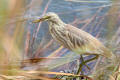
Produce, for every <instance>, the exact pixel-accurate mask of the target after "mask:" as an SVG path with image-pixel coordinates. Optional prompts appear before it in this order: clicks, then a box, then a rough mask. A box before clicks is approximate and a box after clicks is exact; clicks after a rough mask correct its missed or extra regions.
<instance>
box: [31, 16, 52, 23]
mask: <svg viewBox="0 0 120 80" xmlns="http://www.w3.org/2000/svg"><path fill="white" fill-rule="evenodd" d="M49 18H50V16H43V17H42V18H40V19H37V20H34V21H32V22H33V23H38V22H41V21H46V20H48V19H49Z"/></svg>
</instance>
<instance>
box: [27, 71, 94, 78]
mask: <svg viewBox="0 0 120 80" xmlns="http://www.w3.org/2000/svg"><path fill="white" fill-rule="evenodd" d="M26 73H30V74H47V75H48V74H49V75H62V76H73V77H85V78H87V79H88V80H93V79H92V78H90V77H88V76H86V75H76V74H71V73H61V72H48V71H29V72H26Z"/></svg>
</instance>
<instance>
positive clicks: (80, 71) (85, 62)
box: [77, 55, 99, 75]
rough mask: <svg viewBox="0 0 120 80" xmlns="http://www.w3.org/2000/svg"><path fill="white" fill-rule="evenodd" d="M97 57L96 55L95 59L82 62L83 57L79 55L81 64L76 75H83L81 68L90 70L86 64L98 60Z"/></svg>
mask: <svg viewBox="0 0 120 80" xmlns="http://www.w3.org/2000/svg"><path fill="white" fill-rule="evenodd" d="M98 57H99V56H98V55H95V57H93V58H91V59H88V60H85V61H84V59H83V57H82V55H81V64H80V65H79V68H78V71H77V74H80V73H81V75H84V72H83V71H82V67H83V66H84V65H85V66H86V67H87V68H88V69H89V70H90V67H89V66H88V65H87V63H88V62H90V61H93V60H96V59H98Z"/></svg>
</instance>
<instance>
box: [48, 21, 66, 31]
mask: <svg viewBox="0 0 120 80" xmlns="http://www.w3.org/2000/svg"><path fill="white" fill-rule="evenodd" d="M48 24H49V28H50V29H52V28H56V29H57V28H59V29H60V28H61V29H62V28H64V27H65V23H64V22H63V21H62V20H56V21H51V20H50V21H48Z"/></svg>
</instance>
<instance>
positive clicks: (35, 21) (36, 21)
mask: <svg viewBox="0 0 120 80" xmlns="http://www.w3.org/2000/svg"><path fill="white" fill-rule="evenodd" d="M38 22H40V19H38V20H34V21H32V23H38Z"/></svg>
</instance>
